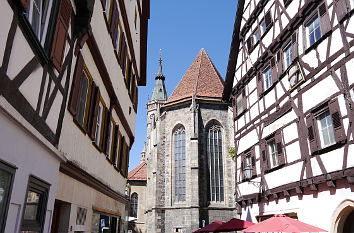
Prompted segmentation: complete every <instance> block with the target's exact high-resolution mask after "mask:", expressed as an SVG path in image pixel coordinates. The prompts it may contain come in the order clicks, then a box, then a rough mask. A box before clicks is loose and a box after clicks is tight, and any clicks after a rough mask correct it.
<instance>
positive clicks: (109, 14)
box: [104, 0, 115, 26]
mask: <svg viewBox="0 0 354 233" xmlns="http://www.w3.org/2000/svg"><path fill="white" fill-rule="evenodd" d="M112 1H115V0H106V5H105V6H104V15H105V19H106V21H107V24H108V25H109V26H110V25H111V19H112ZM107 7H108V8H109V9H108V11H107ZM107 12H108V15H107Z"/></svg>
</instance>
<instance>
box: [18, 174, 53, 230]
mask: <svg viewBox="0 0 354 233" xmlns="http://www.w3.org/2000/svg"><path fill="white" fill-rule="evenodd" d="M29 191H32V192H37V193H39V194H40V195H42V197H41V198H40V203H39V205H38V206H39V208H38V210H37V214H36V220H26V219H25V211H26V203H27V197H28V194H29ZM49 191H50V184H48V183H46V182H44V181H42V180H40V179H38V178H36V177H34V176H32V175H31V176H29V178H28V184H27V191H26V195H25V200H24V206H23V210H22V221H21V227H20V232H22V231H38V232H43V227H44V223H45V217H46V209H47V204H48V196H49ZM38 215H39V216H38Z"/></svg>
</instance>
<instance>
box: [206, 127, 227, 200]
mask: <svg viewBox="0 0 354 233" xmlns="http://www.w3.org/2000/svg"><path fill="white" fill-rule="evenodd" d="M206 146H207V149H206V151H207V156H208V165H209V167H208V168H209V174H210V196H209V200H210V201H216V202H218V201H224V176H223V162H222V136H221V127H220V126H219V125H216V124H214V125H212V126H210V127H209V128H208V130H207V142H206Z"/></svg>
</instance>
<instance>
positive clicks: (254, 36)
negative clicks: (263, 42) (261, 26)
mask: <svg viewBox="0 0 354 233" xmlns="http://www.w3.org/2000/svg"><path fill="white" fill-rule="evenodd" d="M259 38H260V35H259V31H258V29H256V30H255V31H254V32H253V41H254V43H255V44H257V42H258V41H259Z"/></svg>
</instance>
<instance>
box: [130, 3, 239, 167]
mask: <svg viewBox="0 0 354 233" xmlns="http://www.w3.org/2000/svg"><path fill="white" fill-rule="evenodd" d="M236 7H237V0H150V20H149V29H148V53H147V76H146V79H147V85H146V87H139V106H138V115H137V119H136V130H135V142H134V145H133V147H132V149H131V151H130V161H129V170H132V169H133V168H135V167H136V166H138V165H139V163H140V153H141V151H142V149H143V147H144V142H145V140H146V103H147V98H148V96H149V97H150V98H151V95H152V91H153V88H154V84H155V75H156V74H157V72H158V59H159V56H160V54H159V50H160V48H161V49H162V60H163V61H162V66H163V67H162V68H163V73H164V75H165V77H166V80H165V84H166V88H167V94H168V96H170V95H171V94H172V92H173V90H174V88H175V87H176V86H177V84H178V82H179V81H180V80H181V78H182V77H183V75H184V73H185V72H186V71H187V69H188V67H189V66H190V65H191V64H192V62H193V60H194V58H195V57H196V56H197V54H198V52H199V51H200V49H201V48H204V49H205V50H206V52H207V53H208V55H209V57H210V59H211V60H212V61H213V63H214V65H215V66H216V68H217V69H218V71H219V72H220V74H221V75H222V77H223V78H224V79H225V75H226V68H227V62H228V58H229V51H230V45H231V38H232V32H233V25H234V20H235V15H236Z"/></svg>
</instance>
